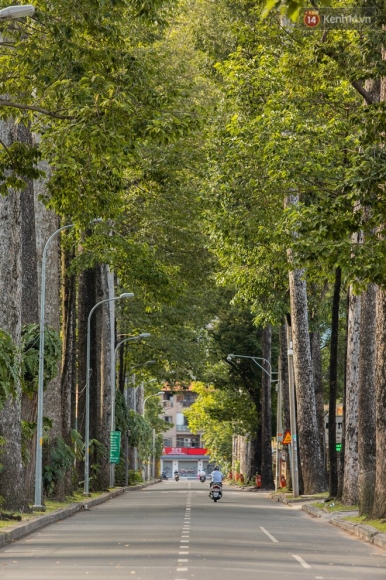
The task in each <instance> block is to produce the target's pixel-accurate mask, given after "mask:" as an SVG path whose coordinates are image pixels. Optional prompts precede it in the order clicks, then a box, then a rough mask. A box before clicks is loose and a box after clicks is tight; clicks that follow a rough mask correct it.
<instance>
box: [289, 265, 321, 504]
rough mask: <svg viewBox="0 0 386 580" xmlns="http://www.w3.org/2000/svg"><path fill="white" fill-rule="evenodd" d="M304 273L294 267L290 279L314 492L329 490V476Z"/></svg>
mask: <svg viewBox="0 0 386 580" xmlns="http://www.w3.org/2000/svg"><path fill="white" fill-rule="evenodd" d="M303 276H304V272H303V271H302V270H293V271H292V272H290V274H289V281H290V297H291V321H292V339H293V350H294V357H293V358H294V373H295V383H296V400H297V420H298V437H299V451H300V463H301V469H302V475H303V482H304V493H306V494H312V493H317V492H320V491H324V490H325V489H326V478H325V473H324V465H323V456H322V451H321V446H320V440H319V434H318V425H317V420H316V404H315V392H314V382H313V375H312V360H311V348H310V337H309V329H308V304H307V288H306V282H305V280H304V279H303Z"/></svg>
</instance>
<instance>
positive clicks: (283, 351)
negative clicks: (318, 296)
mask: <svg viewBox="0 0 386 580" xmlns="http://www.w3.org/2000/svg"><path fill="white" fill-rule="evenodd" d="M279 348H280V352H279V380H280V387H281V396H282V409H283V434H284V433H285V432H286V431H287V430H288V431H290V430H291V423H290V408H289V390H288V388H289V387H288V354H287V350H288V347H287V328H286V325H285V324H282V325H281V326H280V328H279ZM283 451H284V453H285V461H286V479H287V487H288V488H289V489H291V488H292V481H291V469H290V464H289V453H288V445H283Z"/></svg>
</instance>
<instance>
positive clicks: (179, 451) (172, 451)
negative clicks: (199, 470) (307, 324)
mask: <svg viewBox="0 0 386 580" xmlns="http://www.w3.org/2000/svg"><path fill="white" fill-rule="evenodd" d="M206 452H207V449H205V448H204V447H164V448H163V450H162V455H206Z"/></svg>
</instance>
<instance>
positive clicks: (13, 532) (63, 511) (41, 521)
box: [0, 479, 161, 546]
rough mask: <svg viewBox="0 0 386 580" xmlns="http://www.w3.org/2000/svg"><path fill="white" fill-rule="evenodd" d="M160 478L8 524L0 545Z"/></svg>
mask: <svg viewBox="0 0 386 580" xmlns="http://www.w3.org/2000/svg"><path fill="white" fill-rule="evenodd" d="M160 481H161V480H160V479H157V480H156V481H151V482H149V483H144V484H141V485H133V486H129V487H120V488H118V489H114V490H113V491H109V492H107V493H104V494H103V495H100V496H99V497H95V498H93V499H87V500H84V501H81V502H77V503H72V504H70V505H69V506H68V507H65V508H59V509H58V510H57V511H55V512H52V513H50V514H47V515H42V516H36V517H35V518H33V519H31V520H30V521H28V522H22V523H20V524H16V525H15V526H10V527H9V528H8V530H7V531H6V532H0V546H2V545H4V544H8V543H9V542H14V541H15V540H18V539H19V538H23V537H24V536H27V535H28V534H31V533H32V532H35V531H36V530H40V529H41V528H45V527H46V526H49V525H50V524H54V523H55V522H59V521H60V520H64V519H66V518H69V517H71V516H73V515H74V514H76V513H77V512H80V511H82V510H88V509H90V508H91V507H93V506H96V505H100V504H102V503H105V502H106V501H109V500H110V499H113V498H114V497H117V496H118V495H122V494H123V493H124V492H125V491H137V490H139V489H144V488H145V487H149V486H150V485H154V484H155V483H159V482H160Z"/></svg>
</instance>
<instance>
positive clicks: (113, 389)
mask: <svg viewBox="0 0 386 580" xmlns="http://www.w3.org/2000/svg"><path fill="white" fill-rule="evenodd" d="M149 336H150V333H149V332H142V333H141V334H138V335H137V336H129V337H128V338H124V339H123V340H121V341H120V342H118V344H117V345H116V347H115V349H114V356H113V360H112V367H113V380H112V384H111V424H110V430H111V431H115V393H116V360H117V352H118V350H119V348H120V347H121V346H122V344H124V343H125V342H130V341H132V340H142V339H144V338H148V337H149ZM114 485H115V465H114V463H111V464H110V487H114Z"/></svg>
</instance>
